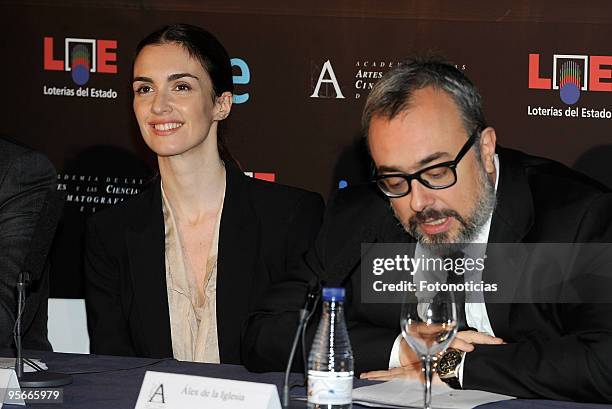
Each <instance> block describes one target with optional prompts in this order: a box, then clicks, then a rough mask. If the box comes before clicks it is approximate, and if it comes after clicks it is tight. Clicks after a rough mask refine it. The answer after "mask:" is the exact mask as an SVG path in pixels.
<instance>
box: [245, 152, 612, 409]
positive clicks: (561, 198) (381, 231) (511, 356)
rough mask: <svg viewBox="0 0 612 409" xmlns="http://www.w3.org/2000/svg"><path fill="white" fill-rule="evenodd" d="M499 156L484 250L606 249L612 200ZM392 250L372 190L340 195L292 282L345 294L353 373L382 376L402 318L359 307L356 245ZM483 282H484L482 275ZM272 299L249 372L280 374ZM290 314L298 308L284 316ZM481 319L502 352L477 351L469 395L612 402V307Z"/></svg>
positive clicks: (388, 309)
mask: <svg viewBox="0 0 612 409" xmlns="http://www.w3.org/2000/svg"><path fill="white" fill-rule="evenodd" d="M498 153H499V159H500V162H501V164H500V181H499V189H498V191H497V199H498V204H497V207H496V209H495V211H494V213H493V218H492V223H491V230H490V234H489V242H490V243H520V242H523V243H537V242H549V243H582V242H603V243H609V242H612V194H611V193H610V192H609V191H607V190H606V189H605V188H604V187H602V186H601V185H599V184H597V183H596V182H593V181H591V180H590V179H588V178H586V177H585V176H583V175H581V174H578V173H576V172H574V171H572V170H570V169H568V168H567V167H565V166H563V165H561V164H559V163H556V162H553V161H550V160H546V159H542V158H537V157H533V156H528V155H525V154H522V153H520V152H517V151H513V150H509V149H503V148H499V149H498ZM397 242H414V239H413V238H412V237H411V236H409V235H408V234H407V233H406V232H405V231H404V230H403V228H402V227H401V226H400V225H399V223H398V222H397V220H396V219H395V218H394V216H393V213H392V211H391V209H390V206H389V202H388V200H387V199H386V198H385V197H384V196H382V195H381V194H380V193H379V192H378V190H377V188H376V187H375V186H373V185H367V186H361V187H355V188H347V189H343V190H341V191H340V192H339V193H338V194H337V196H336V197H335V199H334V200H333V201H332V202H331V203H330V205H329V206H328V209H327V211H326V215H325V220H324V223H323V226H322V228H321V231H320V233H319V236H318V238H317V241H316V244H315V247H314V249H313V250H312V251H311V252H309V254H308V256H307V261H308V265H309V268H307V269H303V271H302V273H301V275H300V274H297V273H296V274H295V276H296V277H299V278H296V283H297V284H294V285H293V287H292V288H294V289H296V290H295V291H296V292H297V291H298V290H297V289H298V288H302V289H304V288H306V287H307V284H306V283H307V282H308V279H309V275H310V276H311V275H312V271H314V272H315V273H317V272H318V274H319V275H320V277H321V278H322V279H324V280H326V281H328V282H330V283H332V284H341V285H344V286H345V287H346V289H347V303H346V304H347V305H346V310H347V323H348V327H349V333H350V338H351V344H352V347H353V353H354V356H355V369H356V373H361V372H365V371H371V370H380V369H386V368H387V367H388V364H389V357H390V353H391V348H392V346H393V343H394V340H395V338H396V337H397V336H398V334H399V330H400V328H399V316H400V308H401V306H400V305H399V304H366V303H363V302H362V301H361V291H360V282H361V272H360V254H361V253H360V252H361V243H397ZM483 274H484V277H485V279H486V274H487V270H486V268H485V271H484V273H483ZM302 291H303V290H302ZM275 297H276V298H279V299H282V297H280V296H275ZM294 298H295V299H297V298H298V297H297V296H294ZM302 298H303V296H302ZM272 299H273V298H272V297H270V299H269V300H268V304H269V305H268V306H267V308H268V310H266V309H262V310H261V311H260V313H259V314H258V315H256V316H255V317H254V318H252V319H251V323H250V325H249V329H248V331H249V332H248V333H249V338H252V339H255V340H257V343H256V344H255V343H253V344H252V345H251V350H250V352H251V355H250V357H249V360H248V362H247V366H248V367H250V368H251V369H254V370H265V369H279V367H281V366H282V362H273V361H270V359H269V356H270V351H268V350H266V349H265V346H266V345H267V343H266V340H267V339H270V338H272V337H273V335H274V334H275V333H278V330H275V329H273V326H272V325H270V324H271V321H272V320H271V319H267V317H271V316H273V315H272V313H271V312H270V310H274V309H276V313H277V314H278V315H279V316H282V314H281V313H280V311H282V308H283V307H281V304H282V302H285V303H286V302H287V300H283V301H282V302H278V303H276V304H273V303H272V301H271V300H272ZM270 305H272V306H270ZM296 307H297V305H296V304H295V303H294V304H293V305H291V304H289V306H286V307H284V308H285V309H289V310H294V309H295V308H296ZM487 312H488V316H489V320H490V322H491V325H492V327H493V330H494V332H495V335H496V336H499V337H501V338H503V339H504V341H506V342H507V344H505V345H477V346H476V348H475V350H474V351H473V352H470V353H468V354H467V356H466V359H465V366H464V375H463V387H464V388H465V389H480V390H486V391H491V392H497V393H503V394H508V395H513V396H517V397H523V398H542V397H545V398H550V399H560V400H576V401H587V402H609V401H612V383H611V382H610V381H609V380H610V379H612V319H610V317H612V306H611V305H609V304H487ZM285 315H287V314H285ZM279 319H280V318H278V317H276V318H274V320H275V321H279ZM312 326H313V327H314V326H316V321H314V322H313V325H312ZM284 336H287V335H284Z"/></svg>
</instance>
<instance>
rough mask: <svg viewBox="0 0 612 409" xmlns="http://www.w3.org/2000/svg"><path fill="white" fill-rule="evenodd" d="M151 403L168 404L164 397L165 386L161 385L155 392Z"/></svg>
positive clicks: (150, 400)
mask: <svg viewBox="0 0 612 409" xmlns="http://www.w3.org/2000/svg"><path fill="white" fill-rule="evenodd" d="M149 402H155V403H166V397H165V396H164V384H163V383H160V384H159V386H158V387H157V388H156V389H155V390H154V391H153V394H152V395H151V398H150V399H149Z"/></svg>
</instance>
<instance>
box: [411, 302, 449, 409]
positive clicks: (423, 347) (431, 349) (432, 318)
mask: <svg viewBox="0 0 612 409" xmlns="http://www.w3.org/2000/svg"><path fill="white" fill-rule="evenodd" d="M400 327H401V329H402V335H403V337H404V339H405V340H406V342H407V343H408V345H409V346H410V348H412V350H413V351H414V352H415V353H416V355H417V356H418V357H419V359H420V360H421V365H422V368H423V388H424V396H423V408H425V409H430V408H431V381H432V378H433V366H434V362H435V360H436V359H437V357H438V355H440V354H441V353H442V352H444V351H445V350H446V349H447V348H448V347H449V345H450V344H451V342H452V341H453V338H455V335H456V334H457V308H456V306H455V298H454V296H453V293H452V292H450V291H444V292H438V293H436V294H428V298H421V299H417V298H416V297H414V294H410V295H408V296H407V297H406V298H405V300H404V303H403V304H402V314H401V317H400Z"/></svg>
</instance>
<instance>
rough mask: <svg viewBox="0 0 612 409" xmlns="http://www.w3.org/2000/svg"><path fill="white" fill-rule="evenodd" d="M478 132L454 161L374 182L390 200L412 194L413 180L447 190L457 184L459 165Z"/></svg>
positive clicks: (377, 177)
mask: <svg viewBox="0 0 612 409" xmlns="http://www.w3.org/2000/svg"><path fill="white" fill-rule="evenodd" d="M477 135H478V132H474V133H473V134H472V135H471V136H470V137H469V139H468V140H467V141H466V142H465V144H464V145H463V147H462V148H461V150H460V151H459V153H458V154H457V156H456V157H455V159H454V160H451V161H448V162H442V163H438V164H436V165H432V166H428V167H426V168H425V169H421V170H419V171H418V172H415V173H411V174H408V173H399V172H398V173H385V174H384V175H376V176H375V177H374V182H376V184H377V185H378V187H379V188H380V190H381V191H382V192H383V193H384V194H385V195H386V196H387V197H390V198H398V197H403V196H406V195H407V194H408V193H410V190H411V184H410V182H411V181H412V179H416V180H418V181H419V182H420V183H421V184H422V185H423V186H425V187H428V188H430V189H446V188H448V187H451V186H452V185H454V184H455V183H457V165H458V164H459V161H461V159H462V158H463V157H464V156H465V154H466V153H467V152H468V151H469V150H470V148H471V147H472V145H474V142H475V141H476V136H477Z"/></svg>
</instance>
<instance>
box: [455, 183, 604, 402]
mask: <svg viewBox="0 0 612 409" xmlns="http://www.w3.org/2000/svg"><path fill="white" fill-rule="evenodd" d="M611 209H612V195H610V194H603V195H601V196H599V197H598V198H596V199H595V200H593V201H592V203H591V204H590V206H588V208H587V210H586V211H585V212H584V215H583V217H582V220H581V222H580V226H579V228H578V230H577V234H576V237H575V242H576V243H589V242H590V243H593V242H595V243H611V242H612V212H611ZM583 273H584V272H583V271H578V272H577V274H579V277H584V276H583V275H582V274H583ZM604 274H605V276H606V277H604V278H605V279H606V280H607V282H608V285H607V288H608V289H609V288H611V287H612V285H611V284H610V275H611V274H612V272H611V271H607V272H604ZM601 278H602V277H601V276H600V277H599V279H601ZM586 280H588V278H586ZM549 307H550V308H551V309H552V310H553V311H554V316H555V317H557V319H558V320H559V322H560V323H561V331H562V336H560V337H555V338H550V339H546V338H543V337H541V336H537V334H534V335H533V336H528V337H524V338H523V339H522V340H521V341H520V342H516V343H509V344H505V345H476V346H475V350H474V351H472V352H469V353H467V354H466V357H465V363H464V374H463V387H464V388H465V389H481V390H485V391H491V392H497V393H502V394H507V395H512V396H517V397H521V398H547V399H555V400H571V401H579V402H608V403H609V402H612V383H611V382H610V379H612V319H610V317H612V304H606V303H581V304H569V303H566V304H553V305H550V306H549ZM514 318H515V319H529V317H524V316H520V317H514Z"/></svg>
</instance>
